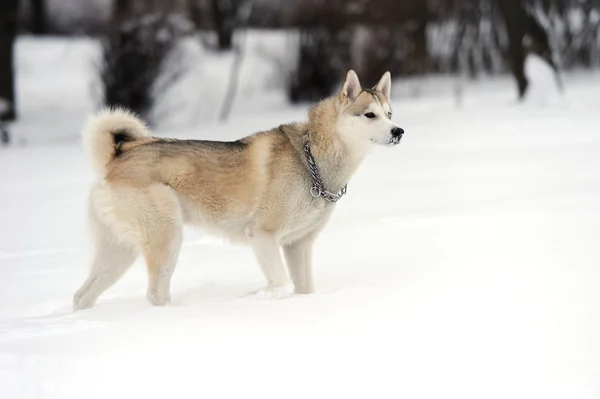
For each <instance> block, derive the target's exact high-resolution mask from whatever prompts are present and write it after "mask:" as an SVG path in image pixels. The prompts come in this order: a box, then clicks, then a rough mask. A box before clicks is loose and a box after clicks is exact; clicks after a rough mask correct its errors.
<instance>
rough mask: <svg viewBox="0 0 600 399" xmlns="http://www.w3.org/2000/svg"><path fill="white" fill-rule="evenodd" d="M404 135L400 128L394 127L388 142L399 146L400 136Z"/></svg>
mask: <svg viewBox="0 0 600 399" xmlns="http://www.w3.org/2000/svg"><path fill="white" fill-rule="evenodd" d="M403 134H404V129H402V128H400V127H395V128H393V129H392V139H391V140H390V144H394V145H396V144H399V143H400V139H401V138H402V135H403Z"/></svg>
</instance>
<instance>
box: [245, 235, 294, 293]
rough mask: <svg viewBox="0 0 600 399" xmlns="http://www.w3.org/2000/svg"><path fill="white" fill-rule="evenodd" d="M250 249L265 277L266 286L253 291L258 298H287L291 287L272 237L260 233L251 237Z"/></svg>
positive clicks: (277, 246) (277, 247)
mask: <svg viewBox="0 0 600 399" xmlns="http://www.w3.org/2000/svg"><path fill="white" fill-rule="evenodd" d="M252 249H253V250H254V254H255V255H256V260H257V261H258V264H259V265H260V268H261V269H262V271H263V273H264V275H265V277H266V279H267V283H268V285H267V287H266V288H263V289H262V290H260V291H258V292H256V293H255V296H257V297H259V298H277V299H279V298H287V297H289V296H290V295H291V293H292V287H291V284H290V281H289V278H288V275H287V272H286V270H285V266H284V264H283V260H282V259H281V254H280V253H279V245H278V244H277V242H276V240H275V239H274V237H272V236H269V235H265V234H260V235H255V236H254V237H252Z"/></svg>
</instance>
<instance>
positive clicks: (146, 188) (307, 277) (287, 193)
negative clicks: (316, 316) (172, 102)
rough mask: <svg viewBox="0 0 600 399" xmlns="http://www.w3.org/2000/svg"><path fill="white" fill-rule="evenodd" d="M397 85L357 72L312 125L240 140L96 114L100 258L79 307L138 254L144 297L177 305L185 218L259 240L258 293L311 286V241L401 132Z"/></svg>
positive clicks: (314, 115) (88, 134) (119, 112)
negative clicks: (368, 163) (144, 273)
mask: <svg viewBox="0 0 600 399" xmlns="http://www.w3.org/2000/svg"><path fill="white" fill-rule="evenodd" d="M390 90H391V75H390V73H389V72H386V73H385V74H384V75H383V77H382V78H381V80H380V81H379V83H378V84H377V85H376V86H375V87H374V88H373V89H364V90H363V89H361V86H360V82H359V80H358V76H357V75H356V73H355V72H354V71H352V70H351V71H349V72H348V74H347V76H346V80H345V82H344V84H343V87H342V89H341V91H340V93H339V94H338V95H337V96H333V97H330V98H328V99H325V100H323V101H321V102H320V103H318V104H316V105H314V106H313V107H312V108H311V109H310V111H309V114H308V121H307V122H302V123H291V124H286V125H281V126H279V127H277V128H274V129H272V130H269V131H264V132H260V133H256V134H253V135H251V136H248V137H245V138H243V139H241V140H238V141H233V142H217V141H202V140H174V139H163V138H156V137H152V136H151V135H150V133H149V132H148V129H147V128H146V126H145V125H144V123H143V122H141V121H140V120H139V119H138V118H137V117H135V116H134V115H133V114H132V113H130V112H128V111H126V110H123V109H112V110H105V111H102V112H101V113H99V114H98V115H96V116H95V117H93V118H92V119H91V120H90V122H89V124H88V125H87V127H86V128H85V129H84V132H83V138H84V145H85V148H86V150H87V153H88V156H89V158H90V160H91V163H92V165H93V167H94V168H95V170H96V172H97V174H98V177H99V178H98V181H97V182H96V183H95V184H94V186H93V187H92V189H91V192H90V196H89V219H90V224H91V226H92V233H93V237H94V242H95V259H94V262H93V265H92V268H91V271H90V274H89V277H88V279H87V280H86V281H85V282H84V284H83V286H82V287H81V288H80V289H79V290H78V291H77V292H76V293H75V296H74V301H73V302H74V303H73V305H74V308H75V309H85V308H90V307H92V306H93V305H94V303H95V302H96V300H97V299H98V297H99V296H100V295H101V294H102V293H103V292H104V291H106V290H107V289H108V288H109V287H110V286H112V285H113V284H114V283H115V282H116V281H117V280H118V279H119V278H120V277H121V276H122V275H123V274H124V273H125V271H127V269H128V268H129V267H130V266H131V264H132V263H133V262H134V261H135V259H136V258H137V257H138V255H139V254H141V255H143V257H144V258H145V260H146V265H147V268H148V289H147V295H146V297H147V299H148V301H149V302H150V303H151V304H152V305H157V306H162V305H166V304H168V303H170V299H171V295H170V282H171V276H172V274H173V271H174V270H175V265H176V263H177V257H178V255H179V250H180V247H181V242H182V234H183V226H184V223H188V224H191V225H195V226H199V227H202V228H205V229H208V230H209V231H212V232H215V233H217V234H220V235H222V236H225V237H227V238H228V239H230V240H232V241H235V242H243V243H247V244H249V245H250V246H251V247H252V249H253V251H254V254H255V256H256V260H257V261H258V264H259V265H260V268H261V269H262V271H263V273H264V275H265V277H266V279H267V286H266V287H265V288H264V289H262V290H260V291H257V292H256V293H255V295H257V296H259V297H263V298H282V297H286V296H289V295H291V293H292V285H291V284H290V278H291V282H292V283H293V287H294V289H295V292H296V293H298V294H310V293H312V292H313V291H314V286H313V277H312V261H311V252H312V245H313V242H314V240H315V238H316V237H317V235H318V234H319V232H320V231H321V230H322V229H323V227H324V226H325V224H326V223H327V220H328V219H329V217H330V216H331V213H332V212H333V209H334V204H335V202H336V201H337V200H338V199H340V198H341V197H342V196H343V195H344V194H345V192H346V189H345V187H346V184H347V183H348V180H349V179H350V177H351V176H352V174H353V173H354V172H355V171H356V169H357V168H358V167H359V165H360V164H361V162H362V161H363V159H364V158H365V156H366V155H367V153H368V152H369V150H370V149H371V148H372V147H373V146H375V145H384V146H385V145H390V146H391V145H395V144H398V143H399V142H400V139H401V137H402V134H403V133H404V131H403V130H402V129H401V128H399V127H398V126H396V125H395V124H393V123H392V122H391V120H390V119H391V117H392V110H391V108H390ZM280 248H283V254H284V257H285V261H286V263H287V267H288V270H289V275H288V272H287V271H286V268H285V266H284V261H283V259H282V257H281V254H280Z"/></svg>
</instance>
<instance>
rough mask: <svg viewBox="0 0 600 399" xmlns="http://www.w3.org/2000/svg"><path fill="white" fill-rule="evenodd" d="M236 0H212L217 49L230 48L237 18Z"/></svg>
mask: <svg viewBox="0 0 600 399" xmlns="http://www.w3.org/2000/svg"><path fill="white" fill-rule="evenodd" d="M237 8H238V1H237V0H212V14H213V24H214V28H215V31H216V32H217V38H218V40H219V50H221V51H226V50H231V48H232V47H233V31H234V30H235V25H236V19H237Z"/></svg>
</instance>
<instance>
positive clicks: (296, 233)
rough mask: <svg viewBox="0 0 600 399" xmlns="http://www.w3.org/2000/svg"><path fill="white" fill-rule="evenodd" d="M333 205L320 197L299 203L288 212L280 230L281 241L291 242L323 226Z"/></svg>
mask: <svg viewBox="0 0 600 399" xmlns="http://www.w3.org/2000/svg"><path fill="white" fill-rule="evenodd" d="M333 208H334V206H333V205H331V204H329V203H327V202H326V201H325V200H324V199H322V198H310V199H307V200H306V201H303V202H301V203H299V204H298V205H297V206H295V207H294V208H293V209H292V211H291V212H290V213H289V214H288V217H287V220H286V223H285V224H284V228H283V229H282V232H281V241H282V243H285V242H293V241H295V240H297V239H299V238H302V237H304V236H306V235H308V234H311V233H313V232H316V231H318V230H320V229H321V228H323V226H324V225H325V223H327V220H328V219H329V216H330V215H331V213H332V211H333Z"/></svg>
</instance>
